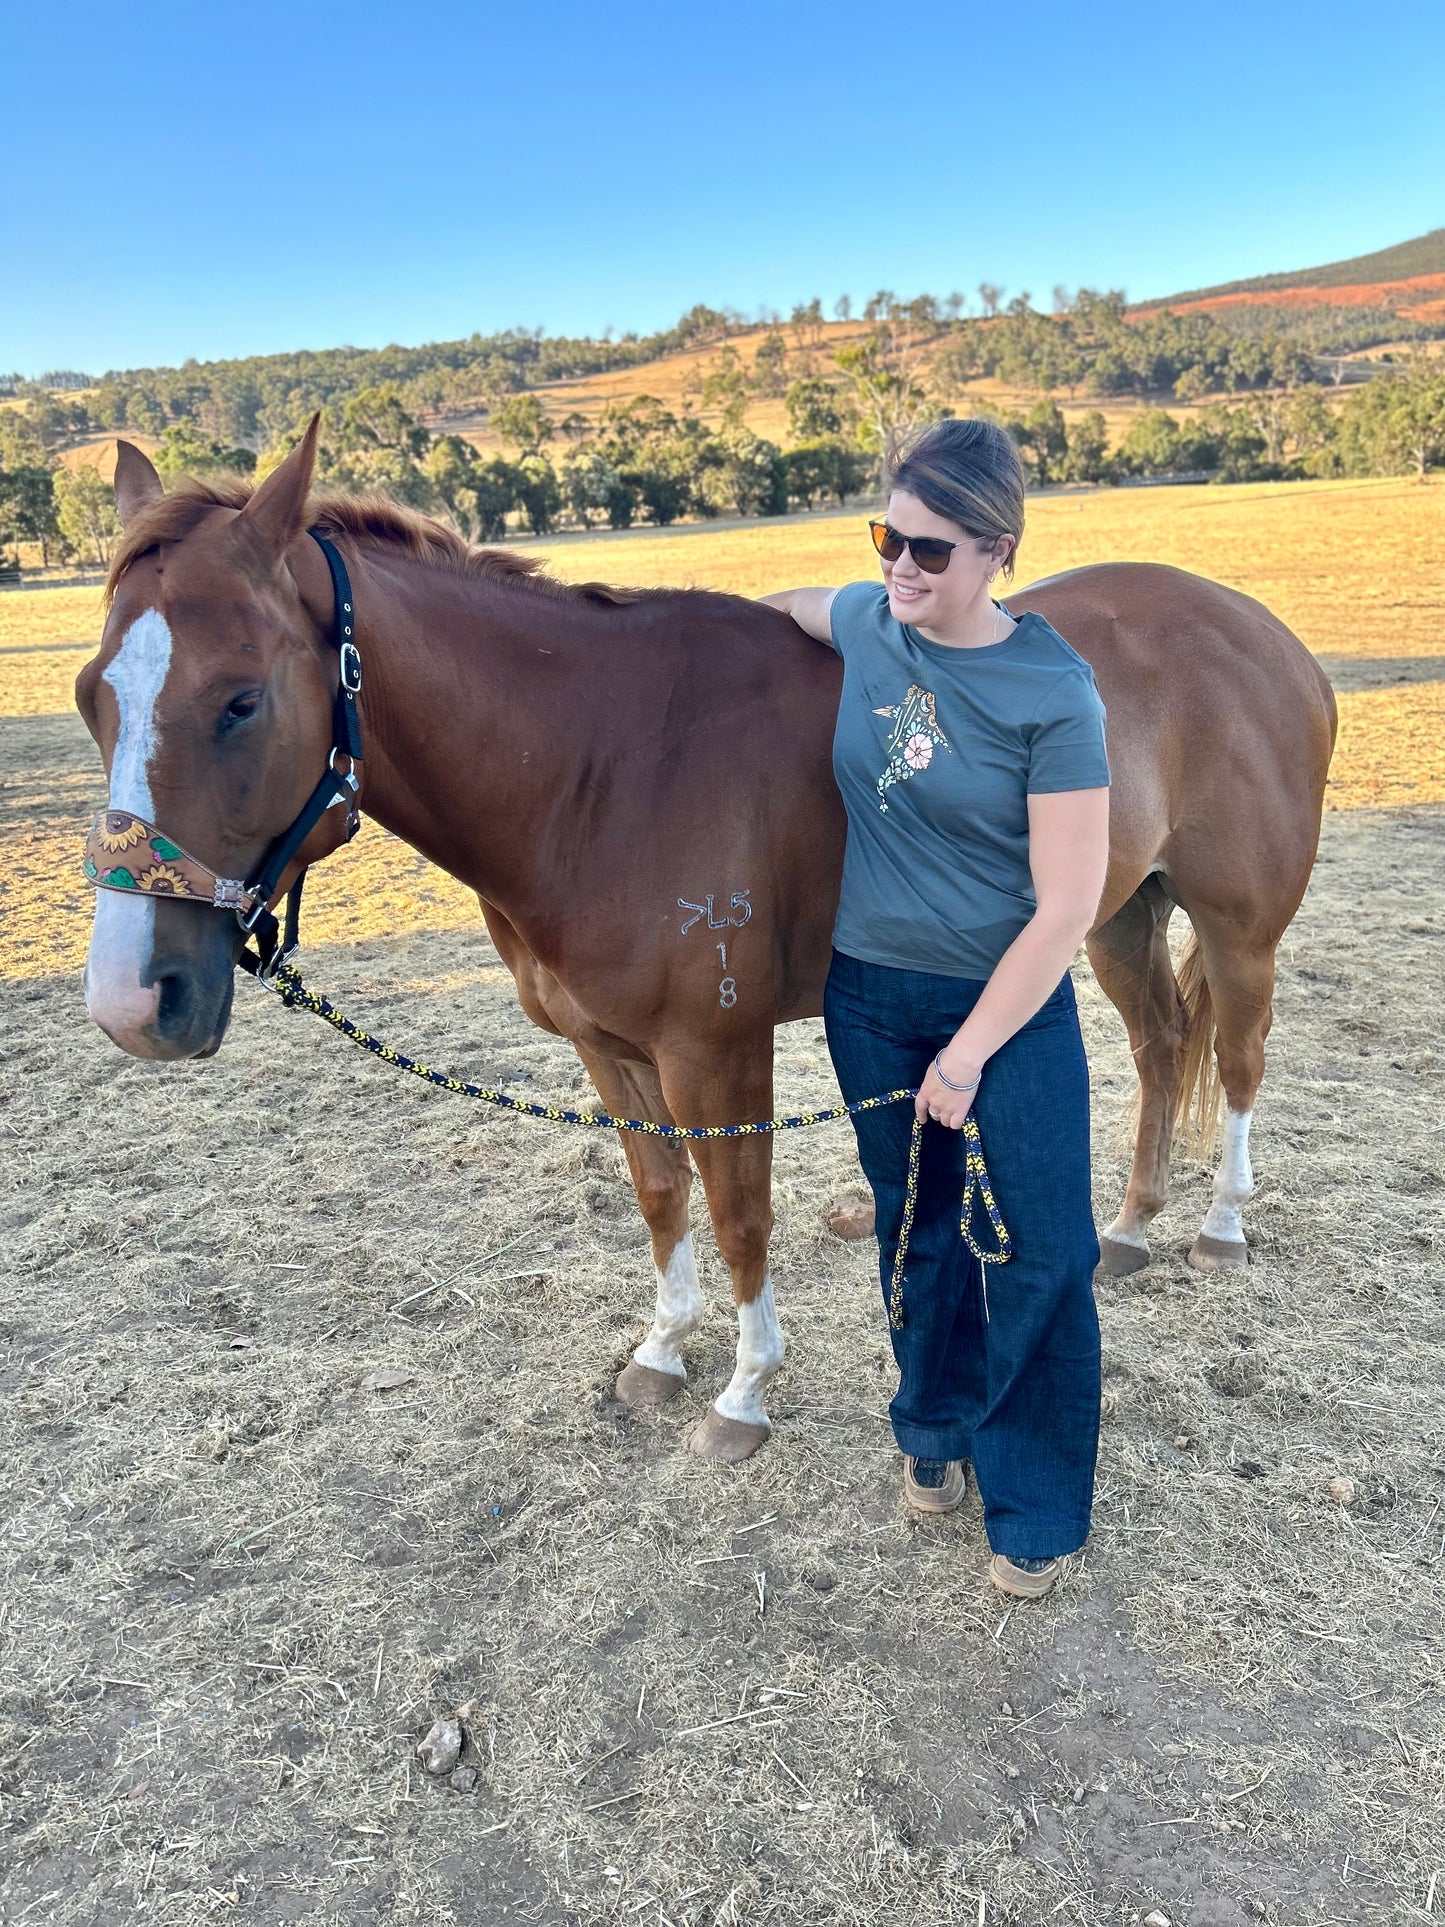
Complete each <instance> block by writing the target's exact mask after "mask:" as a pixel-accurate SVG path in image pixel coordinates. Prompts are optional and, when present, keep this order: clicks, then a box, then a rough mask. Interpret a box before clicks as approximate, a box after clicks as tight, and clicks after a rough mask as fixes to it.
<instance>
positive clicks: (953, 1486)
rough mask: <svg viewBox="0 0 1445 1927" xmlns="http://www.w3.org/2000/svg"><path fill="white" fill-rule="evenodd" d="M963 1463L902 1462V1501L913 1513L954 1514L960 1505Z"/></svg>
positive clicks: (906, 1458)
mask: <svg viewBox="0 0 1445 1927" xmlns="http://www.w3.org/2000/svg"><path fill="white" fill-rule="evenodd" d="M963 1492H964V1474H963V1460H962V1459H916V1458H914V1457H912V1455H911V1454H910V1455H908V1456H906V1457H905V1458H904V1461H903V1500H904V1503H905V1505H909V1506H911V1507H912V1508H913V1510H914V1511H915V1512H957V1510H958V1508H959V1507H960V1506H961V1505H962V1504H963Z"/></svg>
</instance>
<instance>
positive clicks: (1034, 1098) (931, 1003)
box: [823, 950, 1099, 1559]
mask: <svg viewBox="0 0 1445 1927" xmlns="http://www.w3.org/2000/svg"><path fill="white" fill-rule="evenodd" d="M983 989H984V986H983V984H982V983H979V982H976V981H974V980H972V979H968V978H961V977H934V976H930V975H927V974H925V973H924V972H922V971H915V970H892V969H889V968H887V967H885V966H884V965H882V964H871V963H863V962H861V961H860V960H859V959H858V958H856V957H845V956H844V955H842V953H841V952H839V951H836V950H835V951H834V952H833V966H832V969H831V971H830V972H829V975H828V987H827V991H826V993H825V996H824V1001H823V1015H824V1020H825V1023H826V1025H827V1032H828V1049H829V1051H830V1053H831V1054H832V1058H833V1065H834V1068H835V1070H836V1071H837V1074H838V1082H839V1084H840V1085H841V1087H842V1090H843V1095H844V1097H845V1098H846V1099H847V1100H848V1101H849V1102H850V1103H851V1102H853V1101H854V1100H855V1099H857V1098H862V1097H872V1096H875V1095H876V1094H877V1093H878V1092H880V1091H888V1090H896V1089H897V1088H898V1087H899V1086H900V1085H905V1084H918V1083H920V1082H921V1081H922V1078H923V1074H924V1071H925V1070H926V1069H927V1067H928V1064H929V1061H930V1059H931V1058H932V1057H933V1054H934V1052H935V1051H938V1050H941V1049H942V1048H943V1046H944V1045H945V1044H946V1043H947V1042H948V1041H949V1039H950V1038H951V1037H952V1036H953V1034H954V1032H955V1031H956V1030H957V1029H958V1027H959V1025H960V1024H961V1023H962V1022H963V1021H964V1019H965V1018H966V1017H967V1016H968V1014H969V1012H970V1011H971V1010H972V1009H973V1006H974V1005H975V1004H976V1003H977V1001H978V999H979V997H980V995H981V994H982V992H983ZM974 1116H975V1117H976V1118H977V1120H978V1127H979V1131H980V1134H981V1136H982V1138H983V1151H984V1157H985V1159H986V1161H987V1164H988V1169H989V1175H990V1177H991V1178H992V1180H993V1193H994V1197H995V1199H996V1200H997V1203H998V1207H999V1210H1000V1211H1001V1212H1002V1214H1003V1220H1004V1223H1005V1224H1006V1225H1007V1226H1008V1229H1009V1231H1010V1233H1011V1234H1012V1237H1013V1243H1014V1255H1013V1257H1012V1259H1011V1260H1010V1261H1009V1263H1008V1264H1006V1265H990V1266H988V1279H987V1290H986V1294H985V1287H984V1281H983V1278H982V1270H983V1268H982V1267H981V1266H980V1264H979V1262H978V1260H977V1259H976V1258H974V1257H973V1256H972V1254H971V1253H970V1252H969V1249H968V1247H967V1245H966V1244H965V1243H964V1242H963V1240H962V1238H961V1237H960V1236H959V1230H958V1212H959V1200H960V1197H961V1195H962V1190H963V1176H964V1171H963V1139H962V1134H961V1133H960V1132H957V1131H949V1130H945V1129H944V1127H943V1126H942V1125H940V1124H934V1123H929V1124H927V1125H925V1126H924V1132H923V1153H922V1170H921V1175H920V1181H919V1188H918V1203H917V1208H916V1212H915V1215H914V1221H913V1231H912V1234H911V1236H910V1238H909V1245H908V1258H907V1266H906V1269H905V1272H904V1280H903V1328H902V1330H901V1331H894V1332H892V1338H893V1355H894V1357H895V1358H896V1359H897V1361H898V1372H899V1381H900V1382H899V1387H898V1395H897V1397H896V1398H895V1399H894V1400H893V1403H892V1405H891V1407H890V1408H889V1410H890V1416H891V1417H892V1420H893V1432H894V1436H895V1437H896V1439H897V1440H898V1444H899V1447H900V1449H901V1450H902V1451H904V1452H908V1453H912V1454H913V1455H914V1456H916V1457H918V1458H926V1459H970V1460H972V1462H973V1470H974V1478H975V1480H976V1482H977V1484H978V1490H979V1496H980V1498H981V1499H982V1500H983V1513H984V1523H985V1526H986V1528H987V1531H988V1540H989V1544H990V1545H991V1546H992V1548H993V1550H994V1551H995V1552H1001V1553H1004V1554H1005V1555H1006V1556H1007V1557H1009V1558H1013V1559H1051V1558H1053V1557H1055V1556H1056V1555H1057V1554H1060V1553H1066V1552H1074V1551H1076V1550H1077V1549H1078V1547H1080V1546H1081V1545H1082V1544H1083V1543H1084V1540H1085V1539H1086V1538H1087V1537H1088V1533H1089V1513H1090V1509H1091V1506H1092V1504H1093V1496H1094V1459H1095V1455H1096V1453H1097V1450H1098V1441H1099V1320H1098V1315H1097V1313H1096V1312H1095V1309H1094V1290H1093V1274H1094V1267H1095V1265H1097V1263H1098V1262H1099V1241H1098V1238H1097V1236H1096V1235H1095V1231H1094V1216H1093V1207H1092V1203H1091V1199H1090V1189H1089V1074H1088V1066H1087V1064H1086V1062H1085V1059H1084V1044H1083V1039H1082V1038H1081V1036H1080V1035H1079V1018H1078V1011H1077V1008H1076V1006H1075V1002H1074V985H1073V980H1072V979H1071V978H1069V977H1065V978H1064V980H1063V982H1062V983H1061V984H1060V985H1059V987H1058V989H1057V990H1056V991H1055V992H1054V993H1053V995H1052V996H1051V997H1050V998H1049V1000H1048V1002H1047V1003H1046V1004H1044V1006H1043V1008H1042V1009H1041V1010H1039V1011H1038V1012H1037V1013H1036V1014H1035V1015H1034V1016H1033V1017H1031V1018H1030V1019H1029V1021H1028V1023H1026V1024H1025V1025H1024V1027H1023V1029H1022V1030H1020V1031H1018V1032H1016V1034H1015V1035H1014V1036H1013V1037H1011V1038H1010V1039H1009V1041H1008V1042H1007V1043H1006V1044H1005V1045H1004V1046H1003V1048H1002V1050H1000V1051H997V1052H996V1053H995V1054H994V1056H993V1057H991V1058H990V1059H989V1061H988V1063H987V1064H986V1065H985V1067H984V1072H983V1079H982V1082H981V1083H980V1085H979V1090H978V1095H977V1097H976V1098H975V1100H974ZM853 1123H854V1127H855V1129H856V1130H857V1133H858V1153H859V1157H860V1158H861V1160H862V1164H863V1169H864V1172H865V1173H866V1174H867V1178H868V1182H869V1183H870V1184H871V1185H872V1187H873V1196H874V1199H875V1201H876V1204H877V1213H878V1220H877V1222H878V1256H879V1269H880V1274H881V1278H882V1284H883V1291H884V1300H885V1304H886V1301H887V1292H888V1282H889V1279H890V1277H891V1276H892V1272H893V1259H894V1254H895V1252H896V1250H897V1248H898V1231H899V1226H900V1224H901V1222H902V1217H903V1190H904V1179H905V1176H906V1171H907V1163H908V1139H909V1131H910V1129H911V1127H912V1123H913V1106H912V1105H911V1104H895V1105H892V1106H890V1107H889V1108H888V1109H887V1110H881V1111H868V1112H865V1113H864V1114H863V1115H862V1116H861V1117H856V1118H854V1120H853ZM974 1210H975V1215H974V1218H973V1221H972V1229H973V1233H974V1236H975V1238H976V1240H977V1242H978V1243H979V1244H980V1245H981V1246H982V1247H983V1248H984V1250H986V1251H987V1250H992V1249H993V1236H992V1230H991V1227H990V1225H989V1222H988V1218H987V1215H986V1213H985V1212H984V1210H983V1208H982V1205H981V1203H977V1202H976V1203H975V1208H974Z"/></svg>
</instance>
